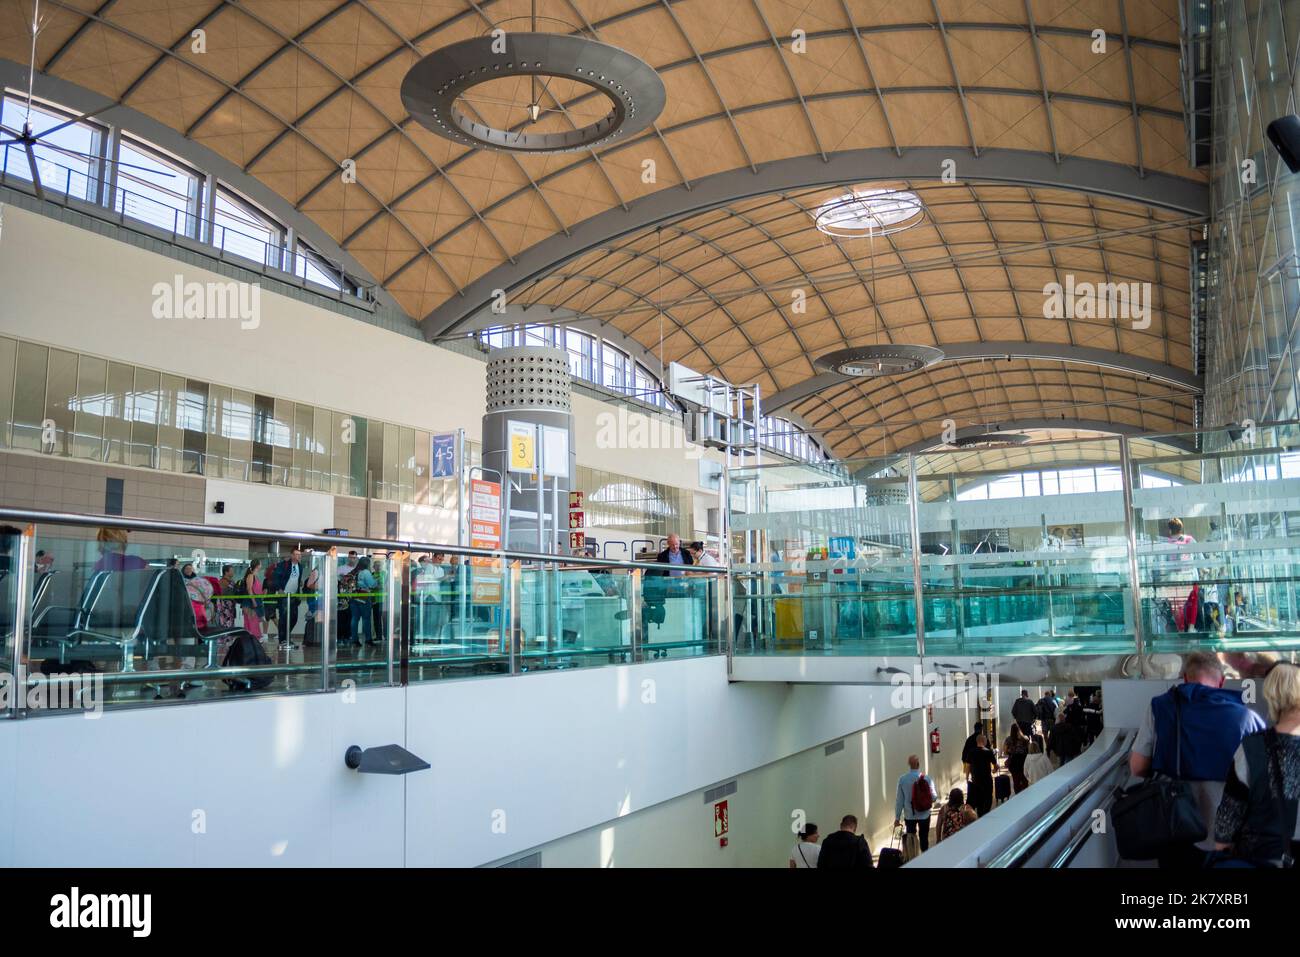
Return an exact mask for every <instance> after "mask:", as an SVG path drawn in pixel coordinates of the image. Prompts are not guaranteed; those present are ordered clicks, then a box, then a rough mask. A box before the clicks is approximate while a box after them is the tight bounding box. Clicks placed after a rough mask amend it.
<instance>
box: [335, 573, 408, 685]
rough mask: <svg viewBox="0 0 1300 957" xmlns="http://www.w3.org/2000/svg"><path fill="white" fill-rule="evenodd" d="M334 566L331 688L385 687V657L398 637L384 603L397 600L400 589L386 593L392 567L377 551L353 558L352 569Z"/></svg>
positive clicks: (392, 618)
mask: <svg viewBox="0 0 1300 957" xmlns="http://www.w3.org/2000/svg"><path fill="white" fill-rule="evenodd" d="M339 561H340V564H339V568H338V575H339V577H338V591H337V595H338V602H337V605H338V628H337V635H336V640H335V660H334V670H335V681H334V683H335V684H338V683H339V682H342V681H344V680H346V679H350V680H351V681H353V682H354V683H355V684H356V685H374V684H385V683H387V682H388V680H389V667H388V666H389V659H390V654H391V655H395V654H396V647H395V646H396V642H395V641H394V642H390V641H389V638H390V635H393V634H394V632H395V631H397V632H398V637H400V631H399V629H400V622H401V619H400V615H394V614H392V613H391V612H390V604H391V603H392V602H393V601H394V600H397V601H400V600H401V591H400V588H399V590H398V591H397V592H396V593H394V592H393V590H392V585H393V580H392V579H393V570H394V565H395V563H394V562H392V561H390V559H389V557H388V555H387V554H386V553H384V552H377V551H376V552H370V553H368V554H363V555H360V556H358V558H357V560H356V563H355V564H350V563H349V561H348V560H347V559H340V560H339ZM398 584H399V586H400V582H399V583H398ZM394 619H396V621H395V622H393V620H394ZM390 622H392V624H391V625H390ZM394 660H395V659H394Z"/></svg>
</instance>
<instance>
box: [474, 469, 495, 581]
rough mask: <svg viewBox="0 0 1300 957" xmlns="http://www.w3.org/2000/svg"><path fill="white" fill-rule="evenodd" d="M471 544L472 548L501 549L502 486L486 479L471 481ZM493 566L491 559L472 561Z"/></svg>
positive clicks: (476, 563) (475, 559)
mask: <svg viewBox="0 0 1300 957" xmlns="http://www.w3.org/2000/svg"><path fill="white" fill-rule="evenodd" d="M469 544H470V547H471V548H489V549H493V550H496V549H499V548H500V547H501V484H500V483H499V482H489V481H487V480H486V479H470V480H469ZM471 561H472V563H473V564H475V565H491V564H492V559H490V558H474V559H471Z"/></svg>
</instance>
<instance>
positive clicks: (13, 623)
mask: <svg viewBox="0 0 1300 957" xmlns="http://www.w3.org/2000/svg"><path fill="white" fill-rule="evenodd" d="M21 537H22V532H21V529H19V528H18V527H16V526H13V525H6V524H4V523H0V674H2V675H4V676H5V681H6V687H5V693H6V695H7V696H8V697H9V699H10V700H6V701H4V702H2V703H0V719H3V718H8V717H11V716H12V714H13V709H12V707H11V703H12V697H13V696H14V695H16V694H18V693H19V691H20V690H21V689H20V688H19V687H18V685H17V684H16V683H15V677H14V674H13V662H14V646H15V643H21V642H22V637H21V636H19V634H18V630H19V622H18V595H19V591H18V589H19V584H18V583H19V579H20V578H21V576H20V574H19V568H20V567H21V566H20V562H21V561H23V560H24V558H23V555H22V551H21V549H20V540H21ZM33 561H34V557H33Z"/></svg>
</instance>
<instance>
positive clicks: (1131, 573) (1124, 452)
mask: <svg viewBox="0 0 1300 957" xmlns="http://www.w3.org/2000/svg"><path fill="white" fill-rule="evenodd" d="M1119 464H1120V472H1121V473H1122V475H1121V479H1122V482H1121V483H1120V488H1121V489H1123V492H1124V542H1125V547H1126V548H1127V550H1128V588H1129V602H1130V607H1131V608H1132V610H1133V650H1134V651H1135V652H1136V654H1137V656H1138V674H1139V675H1141V676H1143V677H1145V675H1146V664H1145V662H1144V660H1143V652H1144V651H1145V649H1146V635H1145V634H1144V626H1145V623H1144V622H1143V620H1142V591H1141V589H1140V587H1139V579H1138V558H1137V528H1136V526H1135V524H1134V521H1133V462H1132V459H1131V456H1130V451H1129V444H1128V436H1126V435H1121V436H1120V437H1119Z"/></svg>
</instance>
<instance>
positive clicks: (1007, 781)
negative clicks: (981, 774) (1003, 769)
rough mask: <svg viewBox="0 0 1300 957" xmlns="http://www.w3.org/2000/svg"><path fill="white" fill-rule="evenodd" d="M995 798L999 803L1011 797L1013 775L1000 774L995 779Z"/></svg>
mask: <svg viewBox="0 0 1300 957" xmlns="http://www.w3.org/2000/svg"><path fill="white" fill-rule="evenodd" d="M993 796H994V797H995V798H996V799H997V800H998V801H999V802H1001V801H1005V800H1006V799H1007V798H1009V797H1011V775H1009V774H999V775H998V776H997V777H996V778H994V779H993Z"/></svg>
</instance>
